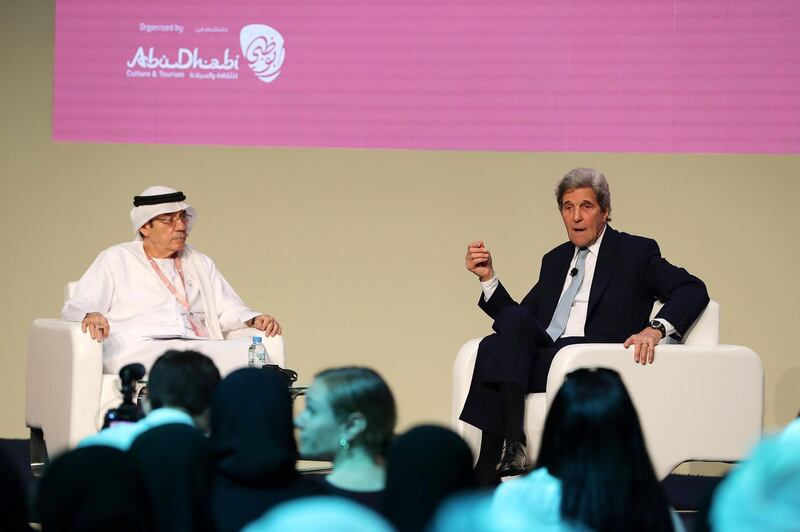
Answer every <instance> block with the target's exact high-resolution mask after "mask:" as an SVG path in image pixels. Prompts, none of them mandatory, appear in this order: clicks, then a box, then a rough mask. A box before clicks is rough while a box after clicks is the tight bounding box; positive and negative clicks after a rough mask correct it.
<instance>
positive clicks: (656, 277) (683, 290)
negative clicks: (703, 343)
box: [639, 239, 709, 336]
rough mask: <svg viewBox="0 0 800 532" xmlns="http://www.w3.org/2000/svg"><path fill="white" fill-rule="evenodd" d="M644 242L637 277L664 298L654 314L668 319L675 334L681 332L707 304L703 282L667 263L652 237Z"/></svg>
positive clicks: (706, 292)
mask: <svg viewBox="0 0 800 532" xmlns="http://www.w3.org/2000/svg"><path fill="white" fill-rule="evenodd" d="M648 242H649V246H648V248H647V250H646V252H645V254H644V255H643V256H642V260H641V262H640V265H639V279H640V281H641V282H642V283H643V284H644V285H645V286H646V287H647V288H648V290H649V291H650V292H651V293H653V294H655V295H656V297H658V299H659V300H661V301H663V302H664V306H663V307H662V308H661V310H660V311H659V312H658V315H657V316H656V317H657V318H662V319H665V320H667V321H669V322H670V323H671V324H672V326H673V327H675V330H676V333H677V334H678V336H683V334H684V333H685V332H686V330H687V329H688V328H689V327H690V326H691V325H692V323H694V321H695V320H696V319H697V317H698V316H699V315H700V313H701V312H702V311H703V309H704V308H705V307H706V305H708V301H709V297H708V291H707V290H706V285H705V283H703V281H701V280H700V279H698V278H697V277H695V276H694V275H692V274H690V273H689V272H687V271H686V270H685V269H683V268H679V267H678V266H674V265H672V264H670V263H669V261H667V260H666V259H665V258H664V257H662V256H661V251H660V250H659V248H658V244H657V243H656V242H655V241H654V240H649V239H648Z"/></svg>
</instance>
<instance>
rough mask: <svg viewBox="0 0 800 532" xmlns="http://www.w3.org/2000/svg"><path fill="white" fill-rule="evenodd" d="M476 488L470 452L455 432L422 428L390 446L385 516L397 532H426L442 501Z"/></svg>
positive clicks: (410, 431)
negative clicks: (420, 531)
mask: <svg viewBox="0 0 800 532" xmlns="http://www.w3.org/2000/svg"><path fill="white" fill-rule="evenodd" d="M475 488H477V482H476V478H475V473H474V471H473V469H472V451H471V450H470V448H469V445H467V443H466V442H465V441H464V440H463V439H462V438H461V437H460V436H459V435H458V434H456V433H455V432H453V431H451V430H449V429H446V428H444V427H437V426H433V425H421V426H418V427H415V428H413V429H411V430H409V431H408V432H406V433H405V434H403V435H401V436H398V437H397V438H396V439H395V441H394V442H393V443H392V446H391V449H390V451H389V460H388V465H387V470H386V491H385V500H384V513H385V514H386V517H388V519H389V521H391V522H392V524H393V525H394V526H395V527H396V528H397V530H398V531H399V532H406V531H408V532H411V531H418V530H425V529H426V528H427V525H428V523H429V522H430V520H431V519H432V518H433V515H434V513H435V512H436V509H437V508H438V506H439V504H440V503H441V502H442V501H444V500H445V499H446V498H447V497H449V496H450V495H453V494H455V493H458V492H462V491H468V490H472V489H475Z"/></svg>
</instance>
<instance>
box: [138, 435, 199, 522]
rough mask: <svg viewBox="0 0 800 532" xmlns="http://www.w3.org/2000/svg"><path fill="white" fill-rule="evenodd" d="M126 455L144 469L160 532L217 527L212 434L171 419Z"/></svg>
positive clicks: (145, 437) (143, 475) (144, 436)
mask: <svg viewBox="0 0 800 532" xmlns="http://www.w3.org/2000/svg"><path fill="white" fill-rule="evenodd" d="M128 454H130V456H131V457H132V458H133V459H134V462H135V463H136V466H137V467H138V469H139V471H140V472H141V473H142V478H143V479H144V482H145V485H146V486H147V488H148V492H149V493H150V500H151V504H152V507H153V511H154V514H155V521H156V528H155V530H156V531H158V532H172V531H188V530H192V531H196V532H205V531H211V530H214V527H213V521H212V519H211V511H210V507H209V506H210V502H211V486H212V475H213V472H214V460H213V455H212V452H211V444H210V443H209V441H208V438H206V436H205V435H204V434H203V433H202V432H200V431H199V430H197V429H196V428H194V427H191V426H189V425H185V424H183V423H168V424H165V425H160V426H157V427H154V428H151V429H149V430H147V431H146V432H144V433H142V434H140V435H139V436H138V437H137V438H136V439H135V440H134V441H133V444H132V445H131V448H130V450H129V451H128Z"/></svg>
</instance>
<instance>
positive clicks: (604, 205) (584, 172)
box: [556, 168, 611, 222]
mask: <svg viewBox="0 0 800 532" xmlns="http://www.w3.org/2000/svg"><path fill="white" fill-rule="evenodd" d="M576 188H591V189H592V192H594V197H595V198H597V203H598V205H600V208H601V209H602V210H603V211H605V212H606V213H608V214H609V215H610V214H611V191H610V190H608V180H607V179H606V176H604V175H603V174H602V173H601V172H598V171H597V170H595V169H594V168H573V169H572V170H570V171H569V172H567V173H566V175H565V176H564V177H562V178H561V181H559V182H558V186H557V187H556V200H557V201H558V209H559V210H561V207H562V204H563V201H562V199H563V197H564V194H566V193H567V192H568V191H570V190H575V189H576ZM608 221H609V222H610V221H611V217H610V216H609V218H608Z"/></svg>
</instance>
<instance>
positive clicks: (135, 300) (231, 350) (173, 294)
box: [61, 186, 281, 375]
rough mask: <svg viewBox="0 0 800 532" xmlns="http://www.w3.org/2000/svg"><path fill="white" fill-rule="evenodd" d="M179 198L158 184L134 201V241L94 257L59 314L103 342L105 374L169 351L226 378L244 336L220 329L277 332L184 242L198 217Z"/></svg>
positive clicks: (242, 352)
mask: <svg viewBox="0 0 800 532" xmlns="http://www.w3.org/2000/svg"><path fill="white" fill-rule="evenodd" d="M185 200H186V196H185V195H184V194H183V192H178V191H177V190H175V189H172V188H168V187H161V186H157V187H150V188H148V189H147V190H145V191H144V192H142V194H141V195H140V196H135V197H134V198H133V205H134V206H133V209H131V222H132V225H133V231H134V234H135V235H136V237H135V239H134V240H133V241H132V242H126V243H124V244H117V245H116V246H111V247H110V248H108V249H106V250H105V251H103V252H101V253H100V255H98V257H97V258H96V259H95V261H94V263H92V265H91V266H90V267H89V269H88V270H87V271H86V273H85V274H83V277H81V279H80V281H78V284H77V286H76V288H75V293H74V295H73V296H72V297H71V298H70V299H69V301H67V303H66V304H65V305H64V308H63V309H62V310H61V317H62V318H63V319H65V320H68V321H80V322H81V329H82V330H83V331H84V332H86V333H88V334H90V335H91V337H92V339H94V340H97V341H98V342H103V369H104V371H105V372H106V373H116V372H118V371H119V369H120V368H122V366H124V365H126V364H130V363H131V362H140V363H142V364H144V366H145V367H146V368H148V370H149V368H150V366H151V365H152V364H153V363H154V362H155V361H156V359H157V358H158V357H159V356H161V354H162V353H164V351H166V350H168V349H179V350H182V349H194V350H197V351H200V352H201V353H204V354H206V355H208V356H209V357H210V358H211V359H213V360H214V363H215V364H216V365H217V367H218V368H219V371H220V373H221V374H223V375H225V374H227V373H230V372H231V371H233V370H234V369H236V368H240V367H242V366H246V365H247V347H248V345H249V344H250V342H251V338H250V337H249V336H248V337H242V338H237V339H235V340H224V339H223V332H225V331H231V330H235V329H242V328H244V327H253V328H255V329H258V330H259V331H263V332H262V335H264V336H274V335H276V334H281V326H280V324H278V322H277V321H276V320H275V318H273V317H271V316H268V315H266V314H262V313H261V312H258V311H255V310H253V309H251V308H249V307H247V306H246V305H245V304H244V302H243V301H242V299H241V298H240V297H239V296H238V295H237V294H236V292H235V291H234V290H233V288H231V286H230V285H229V284H228V282H227V281H226V280H225V278H224V277H223V276H222V274H221V273H220V272H219V270H217V267H216V265H215V264H214V261H212V260H211V259H210V258H209V257H208V256H206V255H204V254H202V253H200V252H199V251H197V250H195V249H193V248H192V247H191V246H189V245H187V244H186V238H187V236H188V235H189V232H190V231H191V229H192V226H193V225H194V223H195V221H196V220H197V212H196V211H195V209H194V208H193V207H191V206H190V205H189V204H187V203H186V202H185ZM255 332H258V331H255Z"/></svg>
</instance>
